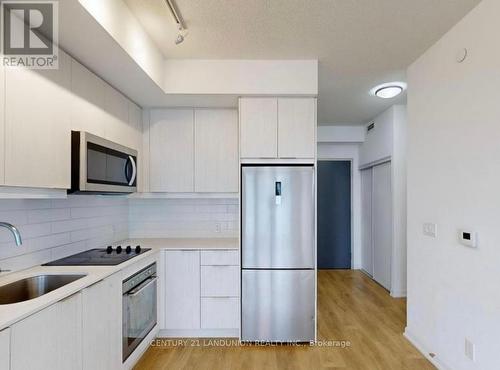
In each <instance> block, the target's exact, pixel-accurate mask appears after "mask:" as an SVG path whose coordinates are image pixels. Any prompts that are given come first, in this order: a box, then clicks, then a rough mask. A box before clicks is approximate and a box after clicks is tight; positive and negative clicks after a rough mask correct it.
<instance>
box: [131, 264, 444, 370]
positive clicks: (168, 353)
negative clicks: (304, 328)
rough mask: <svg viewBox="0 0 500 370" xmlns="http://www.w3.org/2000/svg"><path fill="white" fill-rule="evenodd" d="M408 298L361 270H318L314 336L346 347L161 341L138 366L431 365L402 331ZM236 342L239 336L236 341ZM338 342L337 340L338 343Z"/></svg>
mask: <svg viewBox="0 0 500 370" xmlns="http://www.w3.org/2000/svg"><path fill="white" fill-rule="evenodd" d="M405 317H406V301H405V300H404V299H394V298H391V297H390V296H389V294H388V293H387V291H385V290H384V289H383V288H382V287H380V286H379V285H377V284H376V283H375V282H373V281H372V280H371V279H369V278H368V277H366V276H365V275H364V274H363V273H362V272H360V271H351V270H323V271H319V273H318V340H319V341H323V340H331V341H339V342H340V341H345V342H349V343H350V346H349V347H347V346H346V347H344V348H342V347H332V346H324V347H319V346H318V347H311V346H309V345H304V346H302V347H295V346H294V347H292V346H287V347H259V346H229V347H221V346H212V345H210V344H211V343H212V342H211V340H209V339H207V340H204V339H200V342H199V344H200V346H199V347H195V346H190V344H191V343H190V342H188V343H187V345H185V346H172V345H162V346H155V347H151V348H150V349H149V350H148V351H147V352H146V353H145V354H144V356H143V357H142V359H141V360H140V361H139V363H138V364H137V366H136V369H148V370H150V369H158V370H159V369H162V370H163V369H164V370H167V369H169V370H170V369H175V370H177V369H214V370H225V369H256V370H262V369H273V370H274V369H300V370H302V369H304V370H313V369H356V370H357V369H359V370H391V369H394V370H425V369H435V368H434V367H433V366H432V365H431V364H430V362H428V361H427V360H426V359H425V358H424V357H423V356H422V355H421V354H420V353H419V352H418V351H417V350H416V349H415V348H414V347H412V345H411V344H410V343H409V342H408V341H407V340H406V339H405V338H404V337H403V335H402V333H403V331H404V327H405ZM236 342H237V341H236ZM337 344H340V343H337Z"/></svg>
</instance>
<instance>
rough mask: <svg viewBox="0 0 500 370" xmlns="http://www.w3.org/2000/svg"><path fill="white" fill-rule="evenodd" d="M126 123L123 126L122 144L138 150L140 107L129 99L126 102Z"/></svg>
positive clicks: (140, 144) (140, 130) (140, 133)
mask: <svg viewBox="0 0 500 370" xmlns="http://www.w3.org/2000/svg"><path fill="white" fill-rule="evenodd" d="M127 123H128V124H127V125H125V127H124V131H125V132H124V138H123V139H124V141H123V144H122V145H125V146H128V147H129V148H133V149H135V150H139V151H140V150H141V149H142V109H141V107H139V106H138V105H136V104H134V103H132V102H131V101H129V102H128V122H127ZM139 155H140V154H139Z"/></svg>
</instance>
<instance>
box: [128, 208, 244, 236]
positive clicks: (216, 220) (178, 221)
mask: <svg viewBox="0 0 500 370" xmlns="http://www.w3.org/2000/svg"><path fill="white" fill-rule="evenodd" d="M129 215H130V216H129V228H130V237H132V238H166V237H177V238H189V237H220V238H223V237H234V238H236V237H238V230H239V221H238V220H239V217H238V199H130V210H129ZM218 230H220V231H218Z"/></svg>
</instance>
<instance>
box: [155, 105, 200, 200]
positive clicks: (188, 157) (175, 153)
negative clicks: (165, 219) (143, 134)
mask: <svg viewBox="0 0 500 370" xmlns="http://www.w3.org/2000/svg"><path fill="white" fill-rule="evenodd" d="M193 115H194V114H193V110H192V109H160V110H152V111H151V114H150V125H149V140H150V143H149V145H150V176H151V177H150V189H151V191H153V192H193V191H194V119H193Z"/></svg>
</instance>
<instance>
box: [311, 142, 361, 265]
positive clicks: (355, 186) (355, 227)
mask: <svg viewBox="0 0 500 370" xmlns="http://www.w3.org/2000/svg"><path fill="white" fill-rule="evenodd" d="M358 153H359V144H353V143H319V144H318V160H321V159H347V160H352V167H351V171H352V184H351V186H352V187H351V197H352V215H351V218H352V222H351V227H352V230H351V231H352V251H351V252H352V253H351V261H352V268H353V269H360V268H361V178H360V173H359V170H358V168H359V155H358ZM319 201H320V199H319V198H318V202H319Z"/></svg>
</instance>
